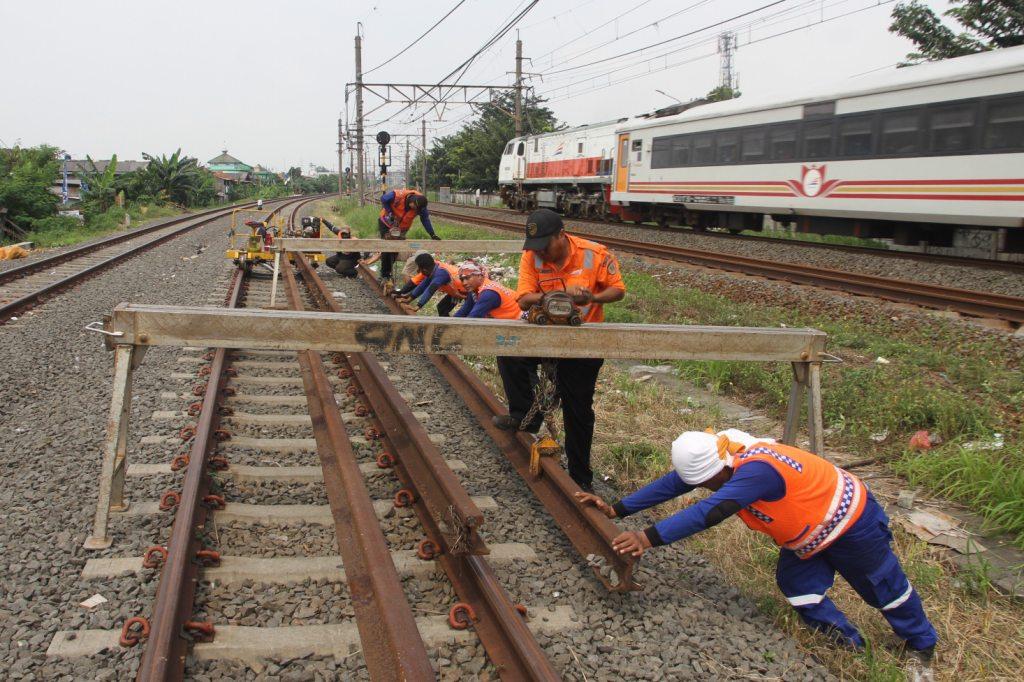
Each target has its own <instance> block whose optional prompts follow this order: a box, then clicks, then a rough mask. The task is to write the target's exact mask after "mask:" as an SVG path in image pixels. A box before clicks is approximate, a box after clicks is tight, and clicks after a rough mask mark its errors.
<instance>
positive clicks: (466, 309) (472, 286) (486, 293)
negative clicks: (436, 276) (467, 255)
mask: <svg viewBox="0 0 1024 682" xmlns="http://www.w3.org/2000/svg"><path fill="white" fill-rule="evenodd" d="M459 281H460V282H462V286H464V287H466V301H465V303H463V304H462V306H461V307H460V308H459V309H458V310H457V311H455V317H490V318H494V319H498V320H518V319H519V318H521V317H522V316H523V311H522V310H521V309H520V308H519V302H518V301H517V300H516V292H514V291H512V290H511V289H509V288H508V287H506V286H504V285H502V284H499V283H498V282H495V281H493V280H491V279H490V278H489V277H487V275H486V274H485V273H484V270H483V268H481V267H480V266H479V265H477V264H476V263H473V262H472V261H467V262H465V263H462V264H461V265H459Z"/></svg>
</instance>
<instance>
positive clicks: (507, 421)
mask: <svg viewBox="0 0 1024 682" xmlns="http://www.w3.org/2000/svg"><path fill="white" fill-rule="evenodd" d="M491 423H492V424H494V425H495V426H497V427H498V428H499V429H501V430H502V431H517V430H518V429H519V420H518V419H515V418H513V417H512V415H510V414H496V415H494V416H493V417H491Z"/></svg>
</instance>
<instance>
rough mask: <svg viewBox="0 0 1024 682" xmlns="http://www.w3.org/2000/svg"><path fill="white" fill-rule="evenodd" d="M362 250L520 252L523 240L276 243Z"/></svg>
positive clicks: (301, 248)
mask: <svg viewBox="0 0 1024 682" xmlns="http://www.w3.org/2000/svg"><path fill="white" fill-rule="evenodd" d="M341 248H344V250H345V251H360V252H368V253H377V252H385V253H397V252H399V251H403V252H404V251H409V252H412V251H419V250H421V249H422V250H424V251H430V252H431V253H520V252H521V251H522V250H523V242H522V240H519V239H443V240H440V241H438V240H433V239H345V240H339V239H337V238H335V239H298V238H291V237H288V238H285V239H278V240H276V241H275V242H274V250H275V251H294V252H299V253H317V252H320V251H337V250H339V249H341Z"/></svg>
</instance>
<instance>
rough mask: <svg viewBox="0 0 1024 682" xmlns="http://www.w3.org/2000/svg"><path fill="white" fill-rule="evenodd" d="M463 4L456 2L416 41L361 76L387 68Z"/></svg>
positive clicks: (461, 1) (462, 0)
mask: <svg viewBox="0 0 1024 682" xmlns="http://www.w3.org/2000/svg"><path fill="white" fill-rule="evenodd" d="M464 4H466V0H459V1H458V2H457V3H455V6H454V7H452V8H451V9H450V10H448V13H447V14H445V15H444V16H443V17H441V18H440V19H438V20H437V21H436V22H434V25H433V26H431V27H430V28H428V29H427V30H426V31H424V32H423V33H422V34H420V36H419V37H418V38H416V40H414V41H412V42H411V43H409V44H408V45H406V46H405V47H403V48H402V49H401V50H399V51H398V52H397V53H395V54H394V55H392V56H391V58H390V59H388V60H387V61H384V62H382V63H380V64H378V65H377V66H375V67H373V68H372V69H370V70H369V71H364V72H363V76H364V77H365V76H367V75H368V74H371V73H373V72H374V71H376V70H377V69H379V68H381V67H382V66H387V65H388V64H390V63H391V62H393V61H395V60H396V59H398V58H399V57H401V56H402V55H403V54H405V53H406V52H408V51H409V49H410V48H411V47H412V46H413V45H415V44H416V43H418V42H420V41H421V40H423V39H424V38H426V37H427V36H428V35H429V34H430V32H431V31H433V30H434V29H435V28H437V27H438V26H440V25H441V23H442V22H444V20H445V19H447V18H448V17H450V16H451V15H452V14H454V13H455V10H457V9H458V8H460V7H462V5H464Z"/></svg>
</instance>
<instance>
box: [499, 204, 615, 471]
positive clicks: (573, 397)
mask: <svg viewBox="0 0 1024 682" xmlns="http://www.w3.org/2000/svg"><path fill="white" fill-rule="evenodd" d="M554 290H559V291H562V290H564V291H565V292H566V293H568V294H569V295H570V296H572V298H573V301H574V302H575V303H576V304H577V305H578V306H580V307H581V310H580V312H581V314H582V317H583V321H584V323H596V322H601V321H603V320H604V308H603V306H602V304H604V303H612V302H614V301H619V300H622V298H623V297H624V296H625V295H626V285H625V283H624V282H623V281H622V275H621V274H620V273H619V263H618V261H617V260H616V258H615V255H614V254H612V252H611V251H609V250H608V249H607V247H605V246H603V245H601V244H598V243H596V242H592V241H588V240H586V239H581V238H579V237H574V236H572V235H569V234H566V232H565V230H564V226H563V224H562V218H561V216H559V215H558V214H557V213H555V212H554V211H551V210H548V209H546V208H542V209H540V210H537V211H534V212H533V213H531V214H530V216H529V217H528V218H527V220H526V241H525V242H524V243H523V256H522V259H521V260H520V262H519V285H518V288H517V289H516V297H517V299H518V302H519V307H520V309H522V310H529V309H530V307H531V306H533V305H534V304H536V303H539V302H540V301H541V299H542V298H543V296H544V293H545V292H548V291H554ZM542 361H543V359H542V358H518V357H515V358H510V357H499V358H497V363H498V372H499V373H500V374H501V382H502V385H503V386H504V387H505V395H506V396H507V397H508V411H509V413H508V414H504V415H496V416H495V417H494V424H495V426H497V427H498V428H500V429H504V430H515V429H518V430H521V431H528V432H530V433H537V431H538V430H540V426H541V424H542V423H543V418H544V415H543V413H542V412H540V411H538V410H537V409H532V408H534V405H535V400H536V399H537V394H538V391H537V390H536V389H537V387H538V384H539V383H540V380H539V379H538V376H537V368H538V366H539V365H540V364H541V362H542ZM603 364H604V359H602V358H565V359H560V360H557V362H554V369H555V372H554V373H555V376H554V380H553V381H554V383H555V385H556V387H557V392H558V396H559V399H560V401H561V403H562V417H563V422H564V424H565V454H566V459H567V460H568V463H569V475H570V476H571V477H572V479H573V480H574V481H576V483H577V484H578V485H579V486H580V487H581V488H583V489H584V490H587V491H590V490H592V485H593V477H594V474H593V471H592V470H591V468H590V446H591V443H592V442H593V440H594V390H595V389H596V387H597V375H598V373H599V372H600V371H601V366H602V365H603Z"/></svg>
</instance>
